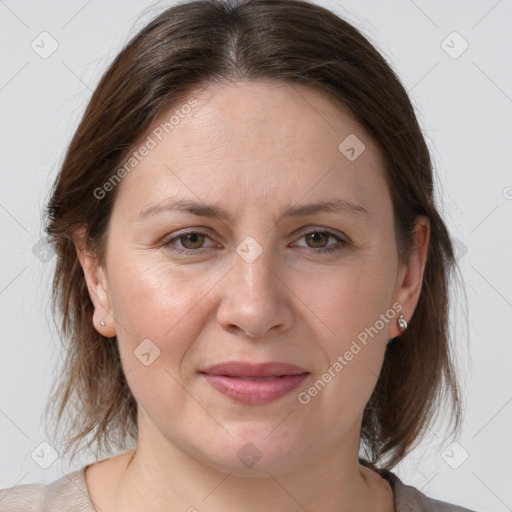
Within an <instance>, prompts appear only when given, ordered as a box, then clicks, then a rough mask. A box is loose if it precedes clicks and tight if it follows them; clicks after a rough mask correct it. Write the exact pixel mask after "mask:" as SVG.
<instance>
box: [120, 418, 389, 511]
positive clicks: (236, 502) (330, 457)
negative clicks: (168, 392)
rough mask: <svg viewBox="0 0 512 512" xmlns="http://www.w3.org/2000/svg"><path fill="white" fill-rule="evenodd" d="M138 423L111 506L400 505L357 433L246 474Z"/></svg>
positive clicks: (277, 508)
mask: <svg viewBox="0 0 512 512" xmlns="http://www.w3.org/2000/svg"><path fill="white" fill-rule="evenodd" d="M145 426H147V425H145ZM140 427H141V425H139V442H138V446H137V449H136V450H135V451H133V452H131V453H128V454H126V455H127V457H126V458H125V461H126V462H125V464H124V468H123V469H122V470H121V471H120V473H119V475H120V476H119V478H118V481H117V485H116V486H115V487H116V491H115V493H114V496H112V498H113V500H114V501H115V502H116V506H113V507H112V510H123V511H129V512H139V511H140V512H142V511H145V510H147V504H148V502H150V503H151V510H152V511H154V512H160V511H164V510H165V511H166V512H169V511H173V512H174V511H187V512H201V511H202V510H208V511H209V512H220V511H222V512H231V511H233V512H235V511H236V512H239V511H240V510H244V512H259V511H261V510H265V511H266V512H277V511H279V512H283V511H290V512H291V511H296V510H322V511H325V512H354V511H356V510H361V511H362V510H364V511H373V510H375V511H377V510H379V511H381V512H392V511H393V510H394V507H393V504H392V503H393V495H392V491H391V488H390V487H389V484H387V482H385V481H384V480H383V479H382V478H381V477H380V476H378V475H377V474H376V473H374V472H373V471H371V470H370V469H367V468H365V467H363V466H360V465H359V464H358V459H357V456H358V443H359V438H358V434H359V430H357V431H356V432H355V433H356V434H357V436H354V439H353V440H355V441H356V443H354V442H351V443H345V444H343V443H342V444H340V447H339V448H338V449H336V450H330V451H329V452H328V453H324V454H320V455H319V457H317V458H311V459H309V460H307V461H305V462H304V463H303V464H302V465H297V466H298V467H297V468H294V470H293V471H279V470H270V469H269V468H264V467H263V466H262V467H261V469H259V470H256V468H257V467H258V464H256V465H255V466H254V467H253V468H252V470H251V471H250V472H247V474H244V475H241V474H237V473H236V472H235V470H233V471H231V472H226V471H222V470H220V469H219V468H215V467H213V465H212V464H208V463H205V462H204V461H202V460H200V457H201V455H200V454H197V457H196V456H194V455H193V454H190V452H189V453H186V452H185V451H184V450H180V449H178V448H177V447H175V446H173V445H171V444H170V443H169V442H168V441H167V440H164V439H163V438H162V437H159V435H158V434H159V433H158V434H157V435H155V431H153V432H149V431H148V430H147V429H145V428H142V429H141V428H140ZM160 436H161V434H160ZM347 446H349V447H350V449H347Z"/></svg>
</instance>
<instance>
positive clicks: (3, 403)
mask: <svg viewBox="0 0 512 512" xmlns="http://www.w3.org/2000/svg"><path fill="white" fill-rule="evenodd" d="M319 3H322V4H324V5H326V6H327V7H331V8H333V9H334V10H335V11H337V12H338V13H339V14H341V15H342V16H344V17H345V18H347V19H348V20H349V21H351V22H352V23H354V24H355V25H356V26H357V27H359V28H360V29H361V30H362V31H363V33H365V34H366V35H367V36H368V37H369V38H370V39H371V40H372V41H373V43H374V44H375V45H376V46H377V47H378V48H379V50H380V51H381V52H382V53H383V54H384V55H385V56H386V57H387V59H388V61H390V63H391V64H392V66H393V67H394V69H395V70H396V71H397V72H398V74H399V76H400V78H401V79H402V81H403V83H404V85H405V86H406V88H407V89H408V90H409V93H410V95H411V97H412V100H413V103H414V105H415V107H416V109H417V112H418V116H419V119H420V123H421V125H422V127H423V129H424V131H425V134H426V137H427V140H428V143H429V146H430V148H431V150H432V156H433V159H434V162H435V165H436V171H437V189H438V193H439V196H438V197H439V206H440V208H441V211H442V213H443V215H444V217H445V219H446V222H447V224H448V226H449V228H450V230H451V232H452V234H453V235H454V236H455V237H457V239H458V240H459V241H460V242H458V244H457V246H458V255H459V264H460V267H461V272H462V276H463V279H464V282H465V287H466V288H465V289H466V294H467V311H466V306H465V303H464V296H463V295H456V296H454V297H453V308H454V316H453V319H452V321H453V325H454V328H455V330H456V333H457V336H456V338H457V352H456V358H457V362H458V367H459V374H460V379H461V384H462V385H463V390H464V398H465V419H464V427H463V431H462V435H461V436H460V437H459V438H458V439H457V443H458V445H455V446H453V445H451V441H446V439H445V438H444V437H443V430H442V428H440V427H439V428H437V429H436V430H435V431H430V432H429V435H428V437H427V439H426V440H425V442H424V443H423V444H422V445H421V446H420V448H418V449H417V450H416V451H414V452H413V453H412V454H411V455H410V456H409V457H408V458H407V459H406V460H405V461H404V462H403V463H401V464H400V465H399V466H398V467H397V468H395V470H394V471H395V472H396V473H397V474H398V476H400V477H401V478H402V479H403V480H404V481H405V482H406V483H409V484H410V485H414V486H416V487H418V488H419V489H421V490H422V491H423V492H424V493H426V494H427V495H429V496H432V497H436V498H437V499H441V500H444V501H450V502H453V503H457V504H460V505H463V506H466V507H468V508H472V509H475V510H481V511H483V510H485V511H486V512H491V511H495V512H504V511H507V510H512V486H511V485H510V483H511V480H510V479H511V476H512V468H511V467H510V460H512V441H511V436H510V433H511V428H510V426H511V424H512V403H511V402H512V385H511V381H512V378H511V371H510V361H511V360H512V348H511V347H512V345H511V343H510V341H511V335H510V319H511V316H512V315H511V313H512V270H511V262H512V229H511V224H512V222H511V221H512V172H511V154H512V153H511V146H512V143H511V141H510V138H511V135H512V130H511V119H512V116H511V114H512V67H511V65H510V62H511V49H512V44H511V43H512V35H511V31H510V27H511V26H512V0H499V1H496V0H479V1H471V2H468V1H449V2H447V1H441V0H436V1H427V0H415V1H412V0H394V1H389V0H388V1H386V2H379V1H361V0H353V1H340V2H328V1H324V2H319ZM168 5H171V2H167V3H164V2H161V3H151V2H145V1H141V0H136V1H135V0H129V1H126V0H123V1H121V0H115V1H110V2H99V1H97V0H90V1H83V0H72V1H67V2H64V1H62V2H56V1H46V2H36V1H22V0H18V1H15V0H5V1H3V0H0V45H1V48H2V53H1V66H0V109H1V118H0V130H1V132H0V155H1V160H0V169H1V186H0V226H1V234H2V243H1V245H0V264H1V266H0V268H1V271H0V312H1V317H0V320H1V333H2V340H1V347H2V356H1V358H0V488H4V487H11V486H13V485H17V484H24V483H32V482H41V483H49V482H51V481H53V480H55V479H56V478H59V477H61V476H62V474H63V473H66V472H68V471H71V470H73V469H78V468H79V467H81V466H82V465H83V464H85V463H88V462H92V459H91V458H90V457H87V456H84V457H83V458H82V460H79V461H77V462H76V463H75V464H74V465H73V466H69V465H68V464H67V462H66V461H65V460H63V459H61V458H59V457H57V459H56V460H52V448H51V447H50V446H49V445H51V444H52V440H51V439H47V438H46V434H45V433H44V431H43V430H42V422H41V414H42V411H43V407H44V404H45V401H46V397H47V393H48V390H49V386H50V382H51V379H52V373H53V372H54V371H55V370H54V369H55V366H56V364H57V362H58V361H60V359H61V358H62V354H60V353H59V350H58V347H59V343H58V339H57V336H56V333H55V329H54V327H53V324H52V320H51V317H50V313H49V307H48V304H49V290H50V280H51V274H52V270H53V265H54V263H55V258H54V257H53V258H52V257H51V256H52V254H51V253H45V252H44V246H43V247H40V246H39V245H37V244H38V243H40V240H41V237H42V231H41V220H40V215H41V210H42V208H43V206H44V204H45V202H46V200H47V199H48V191H49V187H50V184H51V182H52V180H53V178H54V177H55V175H56V173H57V171H58V167H59V165H60V163H61V162H62V159H63V155H64V151H65V149H66V147H67V144H68V142H69V140H70V137H71V135H72V133H73V131H74V129H75V128H76V126H77V124H78V121H79V119H80V117H81V115H82V113H83V109H84V107H85V105H86V103H87V101H88V99H89V97H90V94H91V91H92V89H93V88H94V86H95V85H96V83H97V81H98V79H99V77H100V76H101V74H102V72H103V71H104V70H105V68H106V66H107V65H108V63H109V62H110V61H111V60H112V58H113V57H114V56H115V54H116V53H117V51H119V50H120V48H121V47H122V45H123V44H124V43H125V42H126V41H127V40H128V38H129V37H130V36H132V35H133V34H134V33H135V32H136V31H137V29H138V28H140V27H141V26H142V25H143V24H144V22H145V21H147V20H148V19H149V18H151V17H152V16H153V15H154V14H156V13H157V12H160V11H161V10H163V8H164V7H165V6H168ZM44 31H46V32H48V33H49V34H50V36H46V35H43V36H41V35H40V34H41V33H42V32H44ZM454 31H456V32H458V33H459V34H460V36H458V35H454V34H453V32H454ZM42 38H45V39H44V41H43V42H41V39H42ZM53 40H54V41H56V44H58V47H57V48H56V50H55V51H54V53H52V54H51V55H49V56H46V57H47V58H42V57H41V55H40V54H41V52H44V51H49V49H51V45H52V44H55V43H53ZM443 41H444V43H443ZM465 42H467V44H468V45H469V46H468V48H467V49H466V50H465V51H464V52H463V53H461V52H462V50H463V49H464V47H465V45H466V43H465ZM31 45H33V46H35V48H37V49H38V51H39V53H38V52H37V51H36V50H35V48H33V47H32V46H31ZM36 45H39V46H36ZM34 246H35V248H34ZM47 258H49V259H48V260H47V261H46V259H47ZM466 325H467V327H468V329H466V328H465V326H466ZM41 443H49V445H46V444H43V445H41ZM34 454H35V455H34ZM37 454H39V457H37ZM465 457H467V458H466V459H465V460H464V458H465ZM462 461H463V462H462ZM50 462H52V463H51V465H49V467H47V468H44V467H41V466H45V465H47V464H49V463H50Z"/></svg>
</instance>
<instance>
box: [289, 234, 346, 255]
mask: <svg viewBox="0 0 512 512" xmlns="http://www.w3.org/2000/svg"><path fill="white" fill-rule="evenodd" d="M330 238H331V239H334V240H336V241H337V243H334V244H331V245H326V244H327V242H328V240H329V239H330ZM301 239H305V240H306V244H307V245H306V246H304V245H299V247H307V248H309V249H314V252H322V253H324V252H334V251H339V250H341V249H343V248H344V247H345V246H346V245H349V242H347V241H346V240H344V239H343V238H341V237H339V236H338V235H335V234H334V233H331V232H330V231H320V230H317V231H309V232H308V233H304V234H303V235H302V236H301Z"/></svg>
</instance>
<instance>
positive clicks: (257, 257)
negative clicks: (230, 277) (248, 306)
mask: <svg viewBox="0 0 512 512" xmlns="http://www.w3.org/2000/svg"><path fill="white" fill-rule="evenodd" d="M258 238H259V239H258V240H256V238H254V237H252V236H247V237H245V238H244V239H243V240H242V242H240V243H239V244H238V246H237V247H236V255H233V256H234V257H233V266H234V269H233V274H234V279H235V283H237V284H238V286H237V290H238V291H240V290H245V291H246V293H247V294H248V295H250V296H251V299H252V300H258V298H259V296H260V295H261V294H263V295H264V296H265V298H266V299H267V300H269V299H270V300H272V297H271V295H275V293H276V292H277V290H275V275H274V273H273V272H272V271H271V270H270V269H271V268H272V266H276V263H277V262H276V261H275V258H274V256H273V255H274V252H275V251H273V249H272V248H271V247H270V240H269V239H268V238H267V239H265V240H263V236H259V237H258Z"/></svg>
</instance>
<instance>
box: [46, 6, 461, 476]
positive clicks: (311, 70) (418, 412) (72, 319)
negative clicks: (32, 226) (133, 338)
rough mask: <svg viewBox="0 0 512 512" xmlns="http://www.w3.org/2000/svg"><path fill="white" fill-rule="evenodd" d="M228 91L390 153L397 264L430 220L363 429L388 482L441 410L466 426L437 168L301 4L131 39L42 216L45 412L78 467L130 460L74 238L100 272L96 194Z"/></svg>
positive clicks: (120, 401)
mask: <svg viewBox="0 0 512 512" xmlns="http://www.w3.org/2000/svg"><path fill="white" fill-rule="evenodd" d="M229 80H270V81H277V82H283V83H288V84H292V85H293V84H302V85H306V86H310V87H312V88H313V89H315V90H316V91H320V92H322V93H324V94H326V95H328V97H329V98H331V99H332V100H333V101H338V102H342V103H343V104H344V105H346V106H347V107H348V108H349V109H350V111H351V112H352V114H353V116H354V117H355V118H356V119H357V120H358V121H359V122H360V123H361V124H362V125H363V126H364V128H366V130H368V132H369V133H370V134H371V135H372V136H373V137H374V138H375V140H376V141H377V142H378V143H379V144H380V146H381V148H382V150H383V152H384V155H385V159H386V162H385V166H386V170H385V172H386V179H387V183H388V185H389V191H390V194H391V197H392V201H393V207H394V222H395V233H396V240H397V251H398V255H399V258H400V260H401V261H402V262H406V261H407V258H408V255H409V253H410V250H411V244H412V243H413V238H412V231H413V228H414V221H415V219H416V217H417V216H418V215H425V216H427V217H428V218H429V219H430V225H431V235H430V243H429V248H428V256H427V262H426V268H425V272H424V277H423V285H422V290H421V295H420V298H419V302H418V304H417V307H416V310H415V312H414V315H413V317H412V319H410V321H409V328H408V329H407V331H406V332H405V333H403V334H402V335H401V336H400V339H396V340H394V341H393V342H392V343H390V344H389V345H388V348H387V351H386V354H385V359H384V364H383V368H382V372H381V374H380V376H379V379H378V382H377V384H376V387H375V389H374V392H373V394H372V395H371V398H370V400H369V401H368V403H367V405H366V407H365V410H364V415H363V424H362V431H361V442H362V446H363V448H364V450H365V453H366V455H367V458H368V460H369V462H370V463H371V464H380V465H381V466H382V467H385V468H387V469H389V468H391V467H393V466H394V465H396V463H398V462H399V461H400V460H401V459H403V458H404V457H405V455H406V454H407V453H408V452H409V451H410V450H411V449H412V448H413V447H414V446H415V443H416V444H417V442H418V441H419V440H420V439H421V438H422V436H423V434H424V431H425V429H426V428H427V427H428V425H430V423H431V422H432V419H433V418H434V416H436V415H435V414H434V413H436V412H438V411H439V410H440V408H441V404H442V402H443V401H444V400H446V401H447V402H448V403H449V405H450V407H451V415H450V420H452V421H453V420H455V422H454V425H455V429H454V430H457V431H458V429H459V426H460V420H461V410H460V395H459V389H458V384H457V381H456V377H455V372H454V367H453V362H452V361H451V357H450V354H451V352H450V349H449V342H450V336H449V328H448V319H449V315H448V313H449V311H448V306H449V304H448V298H449V285H450V282H451V277H452V275H453V274H452V271H453V270H454V269H455V268H456V262H455V258H454V253H453V248H452V242H451V240H450V236H449V234H448V231H447V228H446V226H445V224H444V223H443V220H442V219H441V217H440V215H439V213H438V211H437V209H436V207H435V204H434V186H433V169H432V163H431V159H430V155H429V151H428V149H427V145H426V142H425V140H424V137H423V135H422V132H421V129H420V126H419V124H418V121H417V119H416V116H415V113H414V109H413V106H412V105H411V102H410V100H409V98H408V95H407V92H406V91H405V89H404V87H403V86H402V85H401V83H400V81H399V79H398V78H397V76H396V74H395V72H394V71H393V70H392V68H391V67H390V65H389V64H388V63H387V62H386V61H385V59H384V58H383V57H382V56H381V55H380V54H379V53H378V51H377V50H376V49H375V48H374V47H373V46H372V44H371V43H370V42H369V41H368V40H367V39H366V38H365V37H364V36H363V35H362V34H361V33H360V32H359V31H358V30H357V29H356V28H354V27H353V26H352V25H350V24H349V23H347V22H346V21H344V20H343V19H341V18H340V17H338V16H337V15H335V14H334V13H332V12H330V11H328V10H327V9H325V8H323V7H320V6H318V5H315V4H312V3H309V2H306V1H302V0H240V1H224V2H222V1H213V0H212V1H208V0H196V1H191V2H186V3H182V4H178V5H175V6H173V7H171V8H168V9H167V10H165V11H164V12H163V13H162V14H160V15H159V16H158V17H156V18H155V19H154V20H153V21H151V22H150V23H149V24H147V25H146V26H145V27H144V28H143V29H142V30H141V31H140V32H139V33H138V34H137V35H135V36H134V37H133V39H132V40H131V41H130V42H129V43H128V44H127V45H126V47H125V48H124V49H123V50H122V51H121V52H120V53H119V54H118V55H117V57H116V58H115V60H114V61H113V63H112V64H111V65H110V67H109V68H108V70H107V71H106V72H105V74H104V76H103V77H102V79H101V81H100V83H99V85H98V86H97V87H96V89H95V91H94V93H93V95H92V98H91V100H90V102H89V104H88V106H87V109H86V111H85V113H84V115H83V118H82V120H81V122H80V124H79V126H78V128H77V130H76V132H75V134H74V136H73V139H72V141H71V143H70V145H69V148H68V150H67V153H66V157H65V160H64V162H63V165H62V168H61V170H60V173H59V175H58V177H57V179H56V181H55V183H54V186H53V189H52V196H51V199H50V201H49V204H48V206H47V210H46V219H45V220H46V226H45V229H46V232H47V234H48V236H49V240H50V241H51V242H52V243H53V244H54V247H55V250H56V253H57V266H56V270H55V275H54V281H53V303H52V305H53V309H54V312H55V310H56V309H57V308H58V310H59V312H60V313H61V315H62V324H61V327H60V329H61V333H62V336H61V339H62V341H63V343H64V344H65V351H66V359H65V361H64V363H63V366H62V373H61V376H60V378H59V379H58V381H56V382H55V384H54V389H53V394H52V395H51V398H50V401H49V403H48V406H47V411H48V410H49V409H54V410H55V411H56V414H54V415H53V417H54V418H55V431H57V429H58V426H59V424H61V423H62V419H63V417H64V412H65V411H67V413H68V423H67V425H66V427H65V441H66V444H65V452H66V453H68V452H69V450H70V449H71V448H74V452H73V455H72V458H73V457H74V455H75V454H76V452H77V449H78V448H79V447H80V445H83V447H84V448H89V447H91V446H93V445H94V444H95V445H96V446H97V448H99V449H102V448H106V449H110V446H111V445H112V444H113V445H114V446H116V447H118V448H124V447H125V446H126V444H125V443H126V441H127V440H133V441H134V440H136V436H137V404H136V401H135V399H134V397H133V395H132V394H131V391H130V390H129V388H128V385H127V383H126V380H125V377H124V374H123V371H122V367H121V362H120V357H119V352H118V348H117V339H116V338H105V337H104V336H102V335H101V334H99V333H98V332H97V331H96V330H95V328H94V327H93V324H92V312H93V305H92V302H91V299H90V297H89V294H88V290H87V286H86V282H85V278H84V273H83V271H82V268H81V265H80V263H79V261H78V259H77V254H76V249H75V239H76V233H77V232H78V230H79V229H83V230H84V235H85V236H84V244H85V247H86V248H87V249H88V250H90V251H91V252H92V253H93V254H95V255H96V256H97V260H98V262H99V263H100V264H102V263H103V262H104V248H105V240H106V236H107V227H108V223H109V219H110V214H111V211H112V206H113V204H114V201H115V198H116V192H117V189H118V188H119V187H116V188H114V189H113V190H112V191H111V192H110V193H108V194H107V195H106V196H105V197H104V198H102V199H97V198H96V196H95V194H94V190H95V189H97V187H99V186H101V185H102V184H103V183H105V182H106V181H107V180H108V179H109V178H110V177H111V176H112V174H113V172H114V170H115V169H118V168H119V166H121V165H122V163H123V161H124V158H125V156H126V155H127V153H128V152H129V151H130V150H133V148H134V146H135V145H136V144H137V142H138V141H140V138H141V136H142V135H143V134H144V133H146V132H147V130H148V129H149V128H150V127H151V125H152V123H153V121H154V120H155V118H156V117H157V116H158V115H159V114H160V113H162V112H163V111H165V110H166V109H168V108H170V106H172V105H173V104H177V103H178V102H180V101H182V100H183V98H185V97H186V95H187V94H191V93H192V92H193V91H194V90H195V89H197V88H198V87H200V86H203V85H206V84H208V83H211V82H214V81H217V82H219V83H224V82H226V81H229ZM340 142H341V141H340ZM87 437H89V439H88V440H86V438H87Z"/></svg>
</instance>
